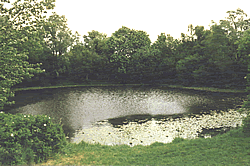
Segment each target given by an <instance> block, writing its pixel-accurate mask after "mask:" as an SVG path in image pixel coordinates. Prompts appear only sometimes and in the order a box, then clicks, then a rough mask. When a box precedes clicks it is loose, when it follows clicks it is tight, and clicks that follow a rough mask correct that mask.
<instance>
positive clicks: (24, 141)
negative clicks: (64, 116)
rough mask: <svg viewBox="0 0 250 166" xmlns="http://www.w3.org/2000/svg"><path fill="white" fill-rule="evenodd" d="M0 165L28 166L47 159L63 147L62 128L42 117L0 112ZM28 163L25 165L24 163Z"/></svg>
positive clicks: (44, 116)
mask: <svg viewBox="0 0 250 166" xmlns="http://www.w3.org/2000/svg"><path fill="white" fill-rule="evenodd" d="M0 140H1V142H0V161H1V162H0V164H4V165H10V164H15V165H19V164H30V163H33V162H35V163H38V162H41V161H43V160H46V159H48V157H49V156H52V155H53V154H55V153H57V152H60V150H61V149H62V148H63V147H64V146H65V145H66V143H67V142H66V138H65V135H64V133H63V130H62V126H60V125H59V124H55V123H53V122H52V121H51V119H50V117H47V116H46V115H37V116H32V115H23V114H16V115H11V114H5V113H3V112H1V113H0ZM27 162H28V163H27Z"/></svg>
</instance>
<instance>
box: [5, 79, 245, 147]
mask: <svg viewBox="0 0 250 166" xmlns="http://www.w3.org/2000/svg"><path fill="white" fill-rule="evenodd" d="M202 88H203V87H202ZM225 91H226V92H225ZM246 96H247V93H245V92H242V91H239V90H238V91H235V90H231V91H230V90H221V89H211V88H203V89H199V90H198V89H197V88H194V89H190V87H189V89H188V88H187V87H180V86H176V87H174V86H172V87H170V86H169V85H168V86H164V85H158V86H151V85H145V84H144V85H141V84H124V85H123V84H95V85H94V84H90V85H74V86H70V85H67V86H51V87H41V89H39V88H36V87H32V88H27V89H25V90H24V89H18V90H17V91H16V97H15V98H13V100H15V101H16V105H15V107H12V108H11V109H9V110H11V112H13V113H17V112H19V113H23V114H33V115H35V114H46V115H48V116H50V117H52V118H54V119H55V121H56V122H58V121H60V120H61V121H62V123H63V128H64V130H65V133H66V134H67V135H68V136H69V137H70V138H71V141H73V142H79V141H81V140H84V141H86V142H91V143H94V142H95V143H98V142H99V143H102V144H109V145H111V144H129V145H131V146H133V145H136V144H141V145H146V144H150V143H153V142H155V141H156V140H158V141H160V140H161V141H160V142H169V141H170V142H171V140H172V139H173V138H174V137H177V136H181V137H183V138H195V137H197V136H201V135H202V136H205V135H206V134H207V133H209V132H211V131H212V132H213V133H215V134H216V133H218V132H220V131H219V130H221V129H223V130H224V131H228V130H229V129H230V126H231V127H232V126H233V127H237V126H239V125H241V119H242V118H243V117H244V116H245V114H239V113H237V112H236V111H233V110H232V109H235V108H236V107H240V106H241V105H242V104H243V102H244V100H245V99H246ZM214 111H215V112H214ZM222 119H223V120H222ZM190 125H191V126H190ZM191 129H192V130H191ZM138 131H141V132H138ZM204 131H206V132H207V133H204ZM75 133H77V135H75ZM136 133H137V134H136ZM155 136H157V137H155ZM206 136H213V134H211V135H209V134H207V135H206ZM99 138H102V139H101V140H100V139H99Z"/></svg>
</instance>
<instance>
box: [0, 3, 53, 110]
mask: <svg viewBox="0 0 250 166" xmlns="http://www.w3.org/2000/svg"><path fill="white" fill-rule="evenodd" d="M2 2H3V4H1V5H0V11H1V15H0V91H1V93H0V109H3V106H4V105H5V104H13V103H14V102H8V97H11V96H14V91H13V90H12V89H11V88H12V87H13V86H14V85H15V84H18V83H20V82H22V80H24V79H25V78H31V77H32V76H34V75H33V74H35V73H41V72H43V71H42V70H41V69H40V68H39V66H40V65H41V64H29V62H28V61H27V60H28V55H29V54H31V53H35V51H32V50H29V49H22V50H21V49H20V45H21V43H23V42H25V41H26V40H27V35H28V38H32V34H34V31H36V27H37V26H38V24H39V23H40V22H42V21H43V19H44V18H43V17H42V15H43V13H44V12H46V9H52V8H53V7H54V0H47V1H40V2H37V1H34V0H27V1H24V2H21V1H15V2H14V3H13V4H12V6H11V7H10V8H9V9H7V8H5V7H4V4H6V3H10V2H9V1H2ZM31 16H33V17H31ZM36 37H37V36H34V39H31V40H32V41H33V42H35V41H37V39H36ZM34 45H40V43H39V41H38V42H37V43H35V44H34ZM38 49H39V48H38ZM35 67H36V68H35Z"/></svg>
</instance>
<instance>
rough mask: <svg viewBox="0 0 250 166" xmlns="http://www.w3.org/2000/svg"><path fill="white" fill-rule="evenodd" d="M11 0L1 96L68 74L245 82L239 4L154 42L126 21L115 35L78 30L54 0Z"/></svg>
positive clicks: (246, 34) (243, 17) (246, 37)
mask: <svg viewBox="0 0 250 166" xmlns="http://www.w3.org/2000/svg"><path fill="white" fill-rule="evenodd" d="M6 3H9V1H8V0H3V3H2V4H1V5H0V11H1V15H0V41H1V42H0V45H1V46H0V66H1V68H0V81H1V87H0V88H2V89H1V91H2V92H1V94H0V95H1V96H0V104H1V103H5V102H7V98H8V97H11V96H13V92H12V91H11V88H12V87H15V86H17V85H23V86H47V85H53V84H56V83H58V82H69V81H72V82H76V83H83V82H86V81H89V80H99V81H106V82H109V81H110V82H117V83H149V84H159V83H162V84H181V85H185V86H212V87H219V88H241V89H244V88H245V87H246V84H247V81H246V79H245V78H246V75H247V74H248V64H249V59H248V58H249V54H250V43H249V41H250V29H249V26H250V19H249V18H247V14H246V13H245V12H244V11H243V10H241V9H237V10H236V11H228V12H227V13H228V17H226V18H225V19H223V20H220V22H219V23H215V22H212V24H211V26H210V29H209V30H207V29H204V26H196V27H194V26H193V25H192V24H190V25H188V32H189V34H184V33H181V38H180V39H174V38H173V37H172V36H171V35H169V34H167V35H166V34H165V33H161V34H160V35H158V38H157V40H156V41H155V42H153V43H152V42H151V41H150V39H149V35H148V34H147V33H146V32H145V31H142V30H134V29H130V28H128V27H125V26H122V27H121V28H120V29H118V30H117V31H115V32H114V33H113V34H112V35H111V36H110V37H107V35H106V34H104V33H101V32H98V31H94V30H93V31H91V32H88V35H84V36H81V35H80V34H78V33H77V32H75V33H72V31H71V30H70V29H69V28H68V26H67V19H66V18H65V16H60V15H58V14H56V13H55V12H53V13H52V15H50V16H48V15H46V13H47V11H48V10H53V8H54V7H55V0H46V1H39V2H38V1H37V0H26V1H24V2H22V1H19V0H17V1H15V2H14V3H13V5H12V7H11V8H9V9H7V8H5V7H4V4H6ZM82 37H83V39H84V42H82V41H81V38H82ZM0 106H3V104H1V105H0Z"/></svg>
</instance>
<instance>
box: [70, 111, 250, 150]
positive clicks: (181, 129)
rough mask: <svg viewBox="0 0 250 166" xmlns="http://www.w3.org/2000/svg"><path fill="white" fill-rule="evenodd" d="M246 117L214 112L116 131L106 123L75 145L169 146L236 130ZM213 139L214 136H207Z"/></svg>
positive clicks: (82, 134)
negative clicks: (217, 131)
mask: <svg viewBox="0 0 250 166" xmlns="http://www.w3.org/2000/svg"><path fill="white" fill-rule="evenodd" d="M246 116H247V114H246V113H239V112H237V111H234V110H229V111H225V112H221V113H217V112H216V111H211V113H210V114H207V115H204V114H202V115H195V116H191V117H188V116H186V117H182V118H177V119H172V118H167V119H162V120H155V119H154V118H152V119H151V120H150V121H147V122H146V123H142V124H139V123H137V122H129V123H128V124H126V125H120V126H119V127H118V128H115V127H113V126H112V125H111V124H110V123H108V122H107V121H103V122H97V123H96V124H95V125H93V126H92V127H91V128H86V129H83V130H80V131H78V132H77V134H76V135H75V138H74V140H73V142H75V143H79V142H81V141H85V142H88V143H100V144H103V145H120V144H127V145H130V146H134V145H150V144H152V143H154V142H162V143H170V142H172V141H173V140H174V138H176V137H181V138H184V139H196V138H198V137H199V135H200V133H201V132H202V131H203V130H205V129H207V130H209V129H215V128H231V127H233V128H235V127H237V126H241V125H242V119H243V118H244V117H246ZM204 137H205V138H206V137H211V135H208V134H206V135H204Z"/></svg>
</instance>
